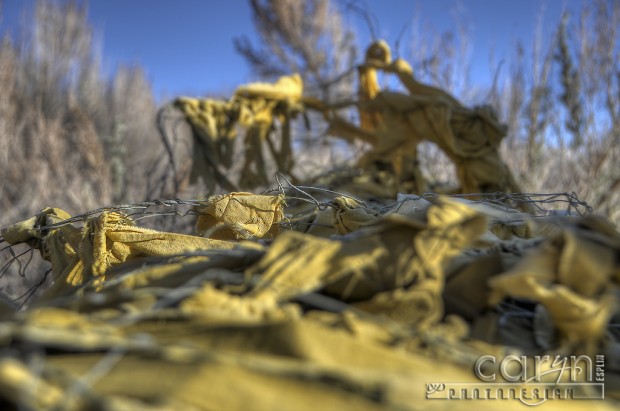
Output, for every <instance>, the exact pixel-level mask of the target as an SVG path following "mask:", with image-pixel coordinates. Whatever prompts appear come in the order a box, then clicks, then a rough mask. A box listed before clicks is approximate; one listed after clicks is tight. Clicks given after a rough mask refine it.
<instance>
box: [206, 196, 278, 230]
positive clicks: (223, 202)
mask: <svg viewBox="0 0 620 411" xmlns="http://www.w3.org/2000/svg"><path fill="white" fill-rule="evenodd" d="M207 203H208V204H207V205H206V206H205V207H200V208H198V209H197V210H196V211H197V212H198V213H199V216H198V220H197V222H196V231H197V232H198V234H199V235H201V236H207V237H210V238H213V239H222V240H242V239H250V238H264V237H266V238H273V237H275V236H276V235H277V234H278V233H279V232H280V222H281V221H282V219H283V218H284V211H283V207H284V197H283V196H270V195H259V194H251V193H230V194H225V195H218V196H212V197H209V199H208V200H207Z"/></svg>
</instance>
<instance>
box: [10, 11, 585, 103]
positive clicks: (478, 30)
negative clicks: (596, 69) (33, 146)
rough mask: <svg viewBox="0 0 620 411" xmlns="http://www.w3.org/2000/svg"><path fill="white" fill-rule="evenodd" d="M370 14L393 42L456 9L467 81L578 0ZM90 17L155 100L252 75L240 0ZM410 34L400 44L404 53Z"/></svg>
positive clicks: (113, 58) (438, 25)
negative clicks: (467, 60) (241, 50)
mask: <svg viewBox="0 0 620 411" xmlns="http://www.w3.org/2000/svg"><path fill="white" fill-rule="evenodd" d="M33 2H34V0H4V2H3V3H4V4H3V22H2V25H3V26H5V27H15V26H16V22H17V21H18V16H19V13H20V10H21V9H23V7H25V6H28V5H31V4H32V3H33ZM366 3H367V5H368V8H369V9H370V10H371V11H372V12H373V13H375V14H376V16H377V20H378V22H379V26H380V33H379V35H380V36H381V37H384V38H386V39H387V40H388V41H389V43H390V44H393V43H394V39H395V38H396V37H397V35H398V33H399V32H400V30H401V28H402V26H403V25H404V24H405V23H406V22H407V21H409V20H411V19H412V18H413V17H414V15H415V16H417V18H418V19H419V20H420V22H421V24H422V26H423V27H428V28H429V29H431V30H434V31H437V32H443V31H444V30H447V29H450V28H452V27H453V26H454V20H452V19H451V17H450V16H451V13H452V12H453V11H454V10H455V8H456V9H459V10H460V11H461V13H463V15H464V18H465V20H466V21H468V23H469V25H470V28H471V31H472V50H471V63H472V78H473V79H474V81H477V82H484V81H486V80H488V81H489V82H490V77H492V72H491V70H490V69H489V66H488V62H489V57H488V56H489V49H490V48H491V47H492V48H493V49H494V52H495V61H499V60H501V59H502V58H505V57H510V54H511V53H512V52H513V50H514V44H515V41H516V40H517V39H518V38H519V39H521V40H523V41H524V43H525V44H526V45H529V44H531V36H532V33H533V32H534V26H535V23H536V17H537V15H538V14H539V11H540V10H541V5H543V7H544V10H545V11H544V17H545V25H544V27H545V30H552V29H553V28H554V27H555V24H556V22H557V21H558V18H559V15H560V13H561V11H562V10H563V8H565V7H568V8H570V9H578V8H579V6H580V5H581V0H547V1H540V0H461V1H455V0H366ZM89 18H90V20H91V21H92V23H93V25H94V27H95V29H96V32H97V33H98V34H99V36H100V39H101V42H102V46H103V60H104V63H105V65H106V67H107V68H108V69H109V70H113V69H114V67H115V66H116V65H118V64H120V63H126V64H132V63H135V64H140V65H141V66H143V67H144V68H145V71H146V73H147V75H148V78H149V80H150V81H151V83H152V85H153V88H154V91H155V94H156V96H158V97H159V98H170V97H174V96H177V95H204V94H206V93H210V92H212V93H221V92H227V91H230V90H232V89H234V87H235V86H236V85H238V84H240V83H243V82H247V81H251V80H254V79H253V78H252V77H251V73H250V72H249V70H248V68H247V66H246V64H245V62H244V61H243V59H242V58H241V57H240V56H238V55H237V54H236V53H235V50H234V47H233V38H234V37H235V36H241V35H247V36H249V37H250V38H253V37H254V34H253V33H254V29H253V26H252V21H251V14H250V7H249V5H248V2H247V1H246V0H91V1H90V2H89ZM349 21H350V22H351V23H352V24H354V25H356V26H357V27H358V28H359V33H360V35H361V38H360V41H361V44H365V41H366V40H367V39H368V30H367V29H366V26H365V23H364V22H363V21H362V19H360V18H358V17H355V16H350V17H349ZM407 36H408V35H406V36H405V37H404V38H403V40H402V41H401V44H402V46H401V50H403V52H402V54H403V56H406V54H405V51H406V47H407V40H408V37H407Z"/></svg>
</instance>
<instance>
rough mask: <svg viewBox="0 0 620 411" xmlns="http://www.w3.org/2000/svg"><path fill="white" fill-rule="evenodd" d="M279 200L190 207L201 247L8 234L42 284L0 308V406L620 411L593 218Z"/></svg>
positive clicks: (76, 234)
mask: <svg viewBox="0 0 620 411" xmlns="http://www.w3.org/2000/svg"><path fill="white" fill-rule="evenodd" d="M286 191H287V190H284V189H282V192H280V193H275V194H273V195H271V194H268V193H267V194H260V195H259V194H251V193H243V192H233V193H229V194H225V195H217V196H212V197H209V198H208V199H207V200H205V201H201V202H196V203H195V204H193V206H192V207H193V208H192V209H193V211H194V213H195V215H197V216H198V217H197V220H196V226H195V230H196V234H195V235H188V234H180V233H172V232H162V231H156V230H153V229H148V228H143V227H140V226H138V225H137V223H136V221H135V220H136V219H132V217H131V216H130V215H128V214H127V213H126V212H123V211H121V210H114V209H106V210H100V211H99V212H92V213H87V214H85V215H84V216H81V217H79V218H78V217H73V218H72V217H71V216H69V215H68V214H67V213H66V212H64V211H63V210H60V209H56V208H48V209H45V210H43V211H41V212H40V213H39V214H37V215H36V216H34V217H32V218H30V219H28V220H26V221H23V222H20V223H17V224H14V225H11V226H9V227H6V228H4V229H2V232H1V234H2V239H3V241H4V242H6V243H8V244H9V245H15V244H20V243H22V244H27V245H29V246H30V247H32V248H35V249H38V250H39V251H40V253H41V255H42V256H43V258H44V259H46V260H48V261H49V262H50V263H51V275H52V276H53V285H52V286H51V288H48V289H47V290H45V291H44V292H42V293H40V294H39V295H38V296H37V297H36V298H35V299H34V300H33V301H31V302H30V304H29V306H28V307H27V308H25V309H22V310H16V309H15V308H14V307H13V306H11V305H10V304H8V303H6V304H4V305H3V306H2V307H0V314H1V315H2V322H0V344H1V346H2V348H1V352H2V354H1V355H0V408H1V409H15V410H48V409H50V410H51V409H54V410H249V409H252V410H314V409H321V410H342V409H350V410H427V409H431V410H432V409H454V408H456V409H469V408H472V409H476V410H483V409H489V410H491V409H497V408H498V407H502V408H503V409H506V410H507V409H523V408H524V405H523V404H529V405H536V404H539V405H540V407H541V409H566V410H571V409H575V410H576V409H583V408H584V406H588V407H590V408H591V409H602V410H607V409H609V410H612V409H617V406H618V403H617V401H618V400H619V399H620V333H619V331H620V330H618V329H617V327H618V324H619V323H620V321H619V317H618V314H617V302H618V291H617V286H618V284H619V283H620V234H619V233H618V232H617V231H616V230H615V228H614V227H613V225H612V224H611V223H609V222H608V221H606V220H605V219H603V218H601V217H597V216H594V215H586V216H579V215H546V216H541V215H539V216H535V215H533V214H529V213H524V212H519V211H516V210H514V209H510V208H508V207H505V206H502V205H501V204H498V203H497V202H490V201H483V200H475V201H474V200H468V199H467V198H466V197H456V196H452V197H448V196H425V197H419V196H415V195H406V194H400V195H398V197H397V198H395V199H393V200H394V201H392V202H391V203H386V202H384V203H381V204H377V203H373V204H370V203H366V202H364V201H362V200H360V199H355V198H353V197H350V196H346V195H336V194H333V195H332V194H330V193H325V192H323V194H322V196H323V197H321V198H320V201H319V200H317V202H316V203H313V202H312V201H310V200H309V201H302V200H300V199H299V198H296V197H300V196H301V194H299V193H298V192H297V191H296V193H297V195H295V196H294V195H292V194H290V193H289V194H287V193H286ZM303 192H304V193H308V191H303ZM330 196H331V197H330ZM319 197H320V196H319V195H318V194H317V197H313V198H319ZM305 200H308V199H305ZM125 211H126V210H125ZM547 214H549V213H547ZM22 247H23V246H22ZM602 398H604V399H602Z"/></svg>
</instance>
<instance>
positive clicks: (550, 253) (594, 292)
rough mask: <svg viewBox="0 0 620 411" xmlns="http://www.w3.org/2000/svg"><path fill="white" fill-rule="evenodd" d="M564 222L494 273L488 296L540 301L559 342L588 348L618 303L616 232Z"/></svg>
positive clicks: (619, 249)
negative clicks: (556, 231) (513, 262)
mask: <svg viewBox="0 0 620 411" xmlns="http://www.w3.org/2000/svg"><path fill="white" fill-rule="evenodd" d="M596 228H597V226H596V225H590V226H588V219H582V221H580V224H575V225H573V226H570V225H567V226H565V227H564V229H563V230H562V231H561V232H560V233H559V234H557V235H555V236H554V237H551V238H549V239H548V240H547V241H545V242H544V243H543V244H541V245H540V246H539V247H537V248H536V249H535V250H533V251H532V252H530V253H529V254H526V255H525V257H524V258H523V259H521V260H520V261H519V262H518V263H517V264H516V265H515V266H514V267H513V268H512V269H511V270H509V271H508V272H506V273H504V274H501V275H499V276H496V277H493V278H491V279H490V280H489V285H490V287H491V289H492V290H493V292H492V294H491V297H490V302H491V303H492V304H497V303H499V302H500V301H501V300H502V299H503V298H504V297H505V296H511V297H518V298H524V299H528V300H532V301H536V302H539V303H541V304H543V305H544V306H545V308H546V309H547V311H548V312H549V314H550V316H551V318H552V320H553V324H554V326H555V327H556V328H557V329H558V331H559V332H560V334H561V337H562V338H563V341H564V343H566V344H569V345H571V346H579V347H587V349H590V350H591V349H592V348H593V347H595V345H596V344H597V343H598V342H599V341H600V339H601V338H602V336H603V335H604V333H605V330H606V328H607V324H608V322H609V319H610V318H611V316H612V315H613V314H614V313H615V311H616V310H617V306H618V301H617V296H616V295H615V294H614V293H613V288H614V287H615V286H616V285H617V282H618V279H617V273H618V272H619V270H620V262H619V261H618V259H617V256H618V255H620V242H619V241H618V235H617V233H615V232H609V231H605V232H604V231H600V230H597V229H596Z"/></svg>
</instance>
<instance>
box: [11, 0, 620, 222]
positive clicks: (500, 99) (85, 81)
mask: <svg viewBox="0 0 620 411" xmlns="http://www.w3.org/2000/svg"><path fill="white" fill-rule="evenodd" d="M250 5H251V9H252V13H253V22H254V26H255V27H254V28H255V30H256V33H257V36H256V39H255V40H254V42H253V41H252V40H251V39H248V38H244V37H240V38H238V39H236V41H235V42H234V44H231V47H234V48H235V49H236V50H237V52H239V53H240V54H241V55H242V56H243V57H244V58H245V60H246V61H247V63H248V65H249V67H250V68H251V69H252V71H253V73H254V74H255V75H256V76H257V78H259V79H264V80H273V79H274V78H276V77H277V76H279V75H282V74H287V73H291V72H299V73H301V74H302V75H303V77H304V81H305V84H306V93H307V94H308V95H313V96H316V97H319V98H321V99H324V100H327V101H335V100H338V99H344V98H346V97H347V96H348V97H351V96H353V97H354V93H355V91H354V90H355V75H356V71H355V69H354V66H355V64H357V63H359V62H360V59H361V58H362V56H363V50H364V48H365V47H366V45H360V44H358V38H359V33H356V30H355V29H354V28H353V27H352V26H349V25H348V24H347V23H346V21H347V17H350V16H351V15H355V16H356V18H362V19H364V20H365V21H366V22H367V23H368V24H367V26H368V30H369V32H370V34H371V36H375V32H376V30H375V28H374V24H376V23H377V22H376V21H374V20H375V19H373V15H372V10H368V9H365V8H363V7H361V6H360V3H358V2H355V1H338V0H305V1H297V0H250ZM86 8H87V4H86V2H83V1H51V0H39V1H37V2H36V3H35V6H34V9H33V10H25V12H26V13H31V14H32V15H31V18H28V19H24V22H25V24H23V25H22V26H21V27H20V29H19V32H17V33H10V34H9V33H5V34H4V37H3V39H2V40H1V43H0V90H2V92H1V93H0V176H1V177H0V179H1V184H0V210H1V213H0V226H4V225H7V224H10V223H12V222H15V221H19V220H20V219H23V218H25V217H27V216H30V215H32V214H34V213H35V212H37V211H38V210H40V209H42V208H43V207H46V206H50V205H51V206H59V207H62V208H63V209H66V210H67V211H68V212H70V213H79V212H84V211H86V210H89V209H93V208H97V207H101V206H104V205H110V204H117V203H127V202H138V201H142V200H145V199H148V198H153V197H154V196H161V195H166V193H161V192H156V190H155V188H154V187H156V186H157V185H158V182H161V180H162V179H165V178H166V175H165V173H166V168H165V164H166V159H165V150H164V147H163V145H162V144H161V140H160V137H159V136H158V132H157V129H156V126H155V124H156V121H155V119H156V115H157V110H158V109H159V106H161V105H162V104H166V102H158V101H157V98H156V96H154V94H153V91H152V88H151V85H150V84H149V81H148V79H147V77H146V75H145V71H144V69H143V68H142V67H140V66H138V65H131V66H119V67H118V68H117V69H116V70H115V71H114V72H113V73H112V74H111V75H109V74H106V73H105V72H104V70H103V69H102V67H103V61H104V59H105V56H102V53H101V49H100V47H99V46H98V44H97V43H96V41H95V40H94V37H93V28H92V27H91V26H90V24H89V22H88V19H87V13H86V12H87V9H86ZM452 18H453V19H454V24H453V26H452V27H453V29H452V30H451V31H448V32H443V33H438V32H434V31H429V30H422V28H421V26H420V25H419V21H418V19H414V21H412V22H411V29H410V30H409V31H410V34H408V35H406V36H401V37H400V38H399V39H397V40H396V43H398V44H393V49H395V50H397V51H399V50H402V52H401V53H400V56H401V57H403V58H405V59H407V60H408V61H410V62H411V63H412V66H413V67H414V71H415V75H416V77H417V78H418V80H420V81H422V82H426V83H428V84H432V85H435V86H439V87H441V88H444V89H445V90H447V91H448V92H450V93H452V94H453V95H454V96H455V97H456V98H458V99H459V100H461V101H462V102H463V103H465V104H467V105H475V104H491V105H493V107H494V108H495V109H496V110H497V112H498V113H499V115H500V118H501V120H502V121H503V122H505V123H506V124H508V126H509V133H508V137H507V138H506V140H505V142H504V146H503V148H502V150H503V154H504V157H505V160H506V162H507V163H508V164H509V166H510V167H511V168H512V170H513V172H514V173H515V175H516V177H517V179H518V181H519V182H520V184H521V185H522V187H523V188H524V190H525V191H527V192H575V193H577V194H578V195H579V196H580V197H581V198H582V199H584V200H586V201H588V202H589V203H590V204H591V205H592V206H593V207H594V209H595V210H596V211H598V212H599V213H601V214H604V215H607V216H608V217H610V218H611V219H612V220H613V221H615V222H616V223H618V222H620V208H619V207H617V204H618V203H619V200H620V167H618V163H619V161H618V160H620V144H619V143H620V69H619V67H618V53H619V44H618V39H619V36H618V30H619V27H620V2H617V1H608V0H594V1H591V2H584V3H583V5H582V7H581V10H580V12H579V13H578V14H573V15H569V14H564V15H560V16H557V24H556V27H555V30H554V31H553V34H552V35H550V36H545V35H543V34H542V33H543V30H541V27H540V25H541V24H542V19H540V23H539V25H538V26H539V27H538V28H537V29H536V33H534V36H533V39H534V40H533V42H532V44H524V43H522V42H516V44H515V47H514V51H513V53H512V58H510V59H508V60H504V61H501V62H492V53H491V52H490V53H489V55H490V56H489V58H490V61H491V62H492V66H494V67H496V68H497V70H496V76H495V77H496V81H494V82H493V85H492V86H490V87H486V88H485V87H483V86H480V85H477V84H472V81H471V78H470V76H469V75H468V73H469V68H468V57H467V56H468V49H469V47H471V44H470V41H471V32H470V30H469V28H468V25H467V24H466V22H464V21H462V20H459V16H458V15H457V16H455V17H452ZM388 40H392V41H394V39H388ZM499 73H501V75H498V74H499ZM491 75H492V74H491ZM384 84H388V85H389V82H387V81H384ZM214 92H215V93H217V92H218V90H214ZM311 120H312V121H311V123H312V124H313V127H312V129H311V130H309V131H308V130H305V129H304V127H301V126H299V127H298V129H297V133H296V135H295V139H296V145H295V147H296V149H297V150H298V159H299V160H298V163H299V166H298V167H299V170H301V173H299V172H298V175H302V176H303V175H304V173H306V174H308V173H311V172H314V173H316V172H317V171H325V167H329V164H332V165H333V164H334V162H338V161H343V162H344V161H346V160H347V159H348V160H351V159H354V158H355V156H357V155H359V153H360V149H362V148H363V147H362V146H360V145H354V146H349V145H347V143H344V142H342V141H339V140H338V139H334V138H330V137H329V136H326V135H325V133H324V131H322V130H324V127H323V128H322V127H321V125H320V121H321V120H320V118H311ZM300 123H301V120H300ZM343 147H345V148H346V149H344V150H343ZM420 162H421V164H422V168H423V170H424V174H425V175H426V177H427V178H429V180H431V181H434V182H437V183H441V182H446V181H451V180H453V179H454V174H453V173H454V171H453V167H452V166H451V164H450V163H449V161H448V160H447V159H446V158H445V156H443V154H442V153H441V152H440V151H439V150H438V149H437V148H436V147H434V146H431V145H424V146H423V147H422V149H421V151H420ZM196 193H200V188H194V191H188V192H187V193H185V194H187V195H190V196H193V195H195V194H196ZM181 195H184V193H181Z"/></svg>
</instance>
